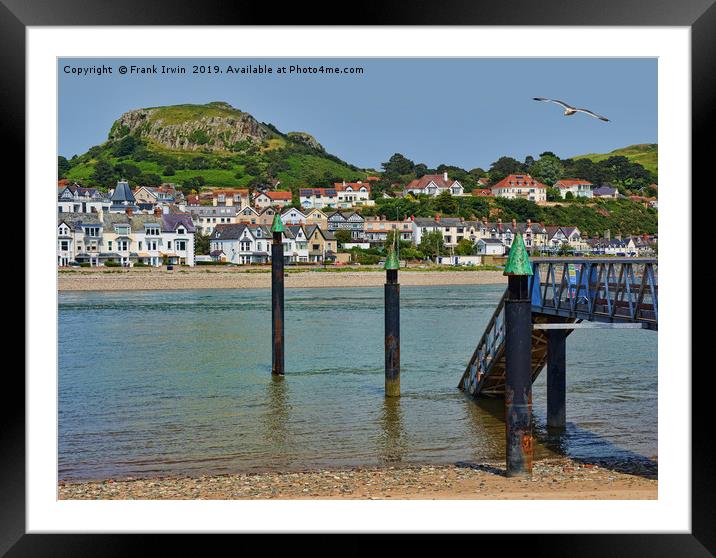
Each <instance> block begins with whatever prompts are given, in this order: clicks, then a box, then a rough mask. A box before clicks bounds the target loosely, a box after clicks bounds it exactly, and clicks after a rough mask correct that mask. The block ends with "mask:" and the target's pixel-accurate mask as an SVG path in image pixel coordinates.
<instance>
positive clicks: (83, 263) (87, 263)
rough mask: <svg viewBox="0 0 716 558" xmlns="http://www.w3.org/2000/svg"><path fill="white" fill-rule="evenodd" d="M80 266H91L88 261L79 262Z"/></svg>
mask: <svg viewBox="0 0 716 558" xmlns="http://www.w3.org/2000/svg"><path fill="white" fill-rule="evenodd" d="M80 267H91V266H90V263H89V262H82V263H80Z"/></svg>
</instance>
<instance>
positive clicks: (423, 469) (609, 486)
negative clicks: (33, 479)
mask: <svg viewBox="0 0 716 558" xmlns="http://www.w3.org/2000/svg"><path fill="white" fill-rule="evenodd" d="M59 498H60V499H61V500H87V499H89V500H97V499H101V500H134V499H151V500H155V499H161V500H187V499H204V500H225V499H231V500H236V499H257V500H264V499H287V500H300V499H323V500H325V499H364V500H382V499H393V500H476V499H484V500H506V499H518V500H523V499H535V500H542V499H548V500H555V499H565V500H573V499H581V500H647V499H651V500H653V499H657V498H658V481H657V471H656V465H653V466H652V465H649V466H646V465H634V464H616V465H615V464H611V465H607V466H605V465H603V464H602V465H600V464H595V463H577V462H574V461H571V460H569V459H565V458H560V459H550V460H543V461H539V462H537V463H535V465H534V468H533V474H532V478H531V479H519V478H507V477H506V476H505V474H504V464H496V463H495V464H481V465H478V464H468V463H465V464H455V465H441V466H414V467H390V468H383V469H343V470H333V471H313V472H294V473H261V474H236V475H219V476H201V477H195V478H191V477H181V478H150V479H126V480H106V481H100V482H85V483H79V482H61V483H60V485H59Z"/></svg>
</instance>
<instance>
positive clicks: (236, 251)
mask: <svg viewBox="0 0 716 558" xmlns="http://www.w3.org/2000/svg"><path fill="white" fill-rule="evenodd" d="M272 238H273V235H272V233H271V230H270V229H269V227H267V226H264V225H247V224H246V223H237V224H234V225H217V226H216V227H214V231H213V232H212V233H211V238H210V239H209V249H210V253H211V255H212V257H213V256H214V255H215V254H217V253H219V252H223V253H224V254H225V255H226V261H229V262H231V263H235V264H253V263H266V262H268V261H269V259H270V255H271V241H272Z"/></svg>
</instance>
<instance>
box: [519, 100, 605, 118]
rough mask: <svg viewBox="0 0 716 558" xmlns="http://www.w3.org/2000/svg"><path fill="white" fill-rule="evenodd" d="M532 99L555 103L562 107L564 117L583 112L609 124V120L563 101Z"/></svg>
mask: <svg viewBox="0 0 716 558" xmlns="http://www.w3.org/2000/svg"><path fill="white" fill-rule="evenodd" d="M532 98H533V99H534V100H535V101H543V102H545V103H556V104H558V105H560V106H562V107H564V115H565V116H572V115H573V114H574V113H575V112H583V113H584V114H588V115H589V116H593V117H594V118H599V120H604V122H609V119H608V118H605V117H604V116H600V115H598V114H595V113H593V112H592V111H591V110H587V109H583V108H575V107H573V106H571V105H568V104H567V103H565V102H564V101H558V100H557V99H545V98H544V97H532Z"/></svg>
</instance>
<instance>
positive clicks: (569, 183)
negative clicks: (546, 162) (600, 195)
mask: <svg viewBox="0 0 716 558" xmlns="http://www.w3.org/2000/svg"><path fill="white" fill-rule="evenodd" d="M592 186H593V185H592V183H591V182H589V181H588V180H582V179H581V178H563V179H562V180H558V181H557V182H555V183H554V187H555V188H557V189H559V194H560V195H561V196H562V198H566V197H567V192H571V193H572V195H573V196H574V197H575V198H591V197H592V196H593V193H592Z"/></svg>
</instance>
